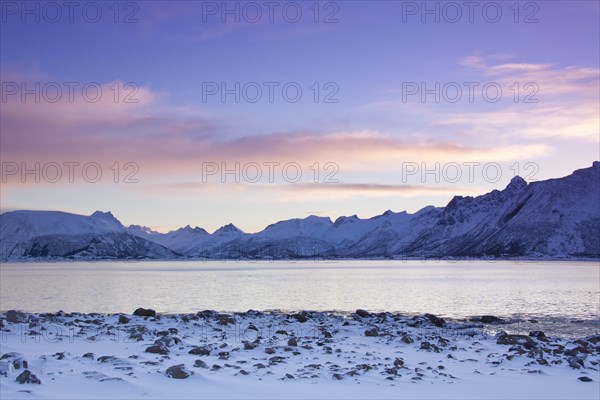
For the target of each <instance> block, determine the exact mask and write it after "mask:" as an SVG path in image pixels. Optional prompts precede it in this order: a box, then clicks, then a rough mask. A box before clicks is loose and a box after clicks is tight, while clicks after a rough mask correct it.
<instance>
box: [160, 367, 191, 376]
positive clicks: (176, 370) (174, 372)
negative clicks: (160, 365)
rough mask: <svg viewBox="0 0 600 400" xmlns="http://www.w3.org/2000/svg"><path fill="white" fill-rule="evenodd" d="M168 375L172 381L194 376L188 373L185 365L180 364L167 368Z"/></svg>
mask: <svg viewBox="0 0 600 400" xmlns="http://www.w3.org/2000/svg"><path fill="white" fill-rule="evenodd" d="M166 374H167V376H168V377H169V378H172V379H186V378H189V377H190V375H192V372H191V371H188V370H187V369H186V368H185V366H184V365H183V364H178V365H173V366H171V367H169V368H167V371H166Z"/></svg>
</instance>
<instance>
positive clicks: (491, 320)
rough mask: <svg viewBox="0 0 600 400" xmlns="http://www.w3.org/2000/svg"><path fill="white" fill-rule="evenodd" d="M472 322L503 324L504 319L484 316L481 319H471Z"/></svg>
mask: <svg viewBox="0 0 600 400" xmlns="http://www.w3.org/2000/svg"><path fill="white" fill-rule="evenodd" d="M471 321H472V322H481V323H484V324H502V323H504V322H506V321H504V320H503V319H502V318H498V317H496V316H493V315H482V316H481V317H474V318H471Z"/></svg>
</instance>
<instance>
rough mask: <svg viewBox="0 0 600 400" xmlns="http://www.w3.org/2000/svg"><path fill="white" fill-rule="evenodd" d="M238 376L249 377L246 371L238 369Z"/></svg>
mask: <svg viewBox="0 0 600 400" xmlns="http://www.w3.org/2000/svg"><path fill="white" fill-rule="evenodd" d="M238 374H240V375H250V374H249V373H248V372H247V371H246V370H243V369H240V372H238Z"/></svg>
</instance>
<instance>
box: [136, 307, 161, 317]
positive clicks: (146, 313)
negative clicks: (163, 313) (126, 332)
mask: <svg viewBox="0 0 600 400" xmlns="http://www.w3.org/2000/svg"><path fill="white" fill-rule="evenodd" d="M133 315H137V316H138V317H156V311H154V310H151V309H149V308H148V309H146V308H138V309H137V310H135V311H134V312H133Z"/></svg>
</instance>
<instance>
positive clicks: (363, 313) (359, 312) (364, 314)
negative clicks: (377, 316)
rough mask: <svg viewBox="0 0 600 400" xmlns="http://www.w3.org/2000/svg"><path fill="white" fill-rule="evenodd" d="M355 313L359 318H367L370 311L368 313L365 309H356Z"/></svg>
mask: <svg viewBox="0 0 600 400" xmlns="http://www.w3.org/2000/svg"><path fill="white" fill-rule="evenodd" d="M355 314H356V315H358V316H359V317H361V318H369V317H370V316H371V313H369V312H368V311H366V310H361V309H358V310H356V312H355Z"/></svg>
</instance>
